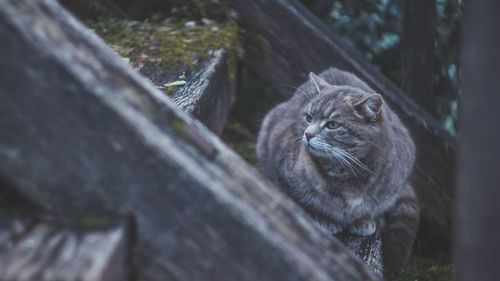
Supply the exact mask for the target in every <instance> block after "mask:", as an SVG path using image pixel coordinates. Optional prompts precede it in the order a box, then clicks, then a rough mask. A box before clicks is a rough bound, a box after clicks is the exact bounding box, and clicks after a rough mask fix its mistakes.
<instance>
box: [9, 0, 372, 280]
mask: <svg viewBox="0 0 500 281" xmlns="http://www.w3.org/2000/svg"><path fill="white" fill-rule="evenodd" d="M0 42H2V44H1V45H0V50H1V53H2V56H0V72H1V73H2V75H0V85H2V87H1V88H0V114H1V116H0V131H2V132H4V133H2V134H0V174H1V175H2V176H3V177H4V178H5V179H6V180H7V181H8V182H9V183H10V184H11V185H12V186H14V187H15V188H16V190H17V191H19V192H20V193H21V194H22V195H23V196H24V197H26V198H28V199H30V200H31V201H33V202H36V203H37V204H38V205H40V206H41V207H42V209H43V210H44V211H46V212H50V213H52V214H55V215H56V216H58V217H69V218H72V219H75V220H79V219H82V218H85V217H88V216H118V217H120V216H128V215H132V216H134V217H135V220H136V221H137V226H136V227H137V229H136V233H137V243H136V247H135V248H134V249H133V262H134V266H135V271H136V274H137V278H136V279H137V280H377V279H378V277H377V276H376V275H375V274H373V273H372V272H371V271H370V270H369V269H368V267H367V266H365V265H364V264H363V263H362V262H361V261H360V260H359V259H357V258H355V257H354V256H353V255H352V253H351V252H350V251H349V250H348V249H347V248H346V247H345V246H344V245H343V244H342V243H341V242H339V241H338V240H336V239H330V238H328V237H327V236H326V235H325V234H324V233H322V232H321V231H319V230H318V229H317V228H316V227H315V226H314V225H313V222H312V219H311V218H310V217H308V216H307V215H305V214H304V213H303V212H302V211H301V209H300V208H299V207H297V206H296V205H295V204H294V203H293V202H292V201H291V200H290V199H288V198H286V197H285V196H284V195H283V194H282V193H281V192H279V190H278V189H277V188H275V187H273V186H271V185H270V184H269V183H268V181H266V180H264V179H262V178H261V177H260V176H259V174H258V172H257V171H256V170H255V169H254V168H252V167H250V166H249V165H248V164H246V163H245V162H244V161H243V160H241V158H239V157H238V156H237V155H235V154H234V153H233V152H232V151H230V150H229V149H228V148H227V147H226V146H225V145H224V144H223V143H221V142H220V140H219V139H218V138H217V137H216V136H215V135H213V134H212V133H211V132H210V131H209V130H207V129H206V128H205V127H204V126H203V125H201V123H199V122H198V121H195V120H193V119H192V118H191V117H190V116H188V115H187V114H186V113H184V112H183V111H182V110H180V109H179V108H177V107H176V106H174V105H173V103H172V102H171V101H170V100H169V99H168V98H167V97H166V96H165V95H163V94H162V93H160V92H159V91H158V90H157V89H155V88H154V87H153V86H152V85H151V84H149V82H147V81H146V80H145V79H144V78H143V77H141V76H140V75H138V74H137V73H136V72H134V71H133V70H132V69H131V68H130V67H129V66H127V65H126V64H125V63H124V62H123V61H122V59H121V58H119V57H118V56H117V55H116V54H114V53H113V52H112V51H111V50H110V49H109V48H108V47H107V46H106V45H105V44H104V43H103V42H102V41H101V40H99V39H98V38H97V36H95V34H93V33H92V32H91V31H89V30H88V29H86V28H85V27H84V26H82V25H81V24H80V23H79V22H78V21H76V20H75V19H74V18H73V17H72V16H71V15H70V14H69V13H67V12H66V11H65V10H64V9H62V8H61V7H60V6H59V5H58V4H57V3H56V2H55V1H53V0H44V1H31V0H0Z"/></svg>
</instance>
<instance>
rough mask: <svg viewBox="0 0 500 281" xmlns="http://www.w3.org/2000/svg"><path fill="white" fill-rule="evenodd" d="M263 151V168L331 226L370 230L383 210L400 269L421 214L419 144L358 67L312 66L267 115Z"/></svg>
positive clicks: (391, 266)
mask: <svg viewBox="0 0 500 281" xmlns="http://www.w3.org/2000/svg"><path fill="white" fill-rule="evenodd" d="M257 156H258V159H259V169H260V171H261V172H262V174H263V175H264V176H266V177H268V178H269V179H270V180H271V181H272V182H274V183H275V184H276V185H277V186H278V187H279V188H280V189H282V190H283V191H284V192H285V193H287V194H288V195H289V196H290V197H292V199H294V200H295V201H296V202H297V203H298V204H299V205H300V206H301V207H302V208H303V209H305V211H306V212H308V213H309V214H310V215H311V216H312V217H313V218H314V219H315V220H316V222H317V223H318V224H319V225H320V227H322V228H323V229H324V230H326V231H328V232H329V233H331V234H337V233H340V232H342V231H348V232H350V233H352V234H355V235H359V236H366V235H371V234H373V233H374V232H375V231H376V228H377V223H376V222H377V221H378V220H379V218H380V217H383V219H382V221H383V222H384V227H383V231H382V244H383V248H382V251H383V260H384V266H385V267H386V268H387V269H388V270H389V271H391V272H397V271H399V270H400V269H401V268H402V267H403V266H404V265H405V264H406V262H407V260H408V258H409V255H410V253H411V248H412V244H413V240H414V239H415V235H416V230H417V226H418V220H419V207H418V203H417V198H416V196H415V193H414V191H413V189H412V187H411V186H410V184H409V183H408V181H407V178H408V176H409V174H410V172H411V169H412V166H413V163H414V161H415V145H414V143H413V140H412V138H411V136H410V134H409V132H408V130H407V129H406V128H405V126H404V125H403V124H402V123H401V121H400V120H399V118H398V117H397V116H396V114H395V113H394V112H393V111H392V110H391V109H390V108H389V106H388V105H387V104H386V103H384V100H383V98H382V96H381V95H379V94H377V93H375V91H374V90H372V89H371V88H370V87H369V86H368V85H367V84H366V83H364V82H363V81H361V80H360V79H359V78H358V77H356V76H355V75H354V74H352V73H349V72H345V71H341V70H339V69H336V68H330V69H327V70H325V71H324V72H322V73H321V74H320V75H319V76H318V75H315V74H314V73H311V74H310V75H309V81H307V82H305V83H304V84H303V85H301V86H300V87H299V88H297V91H296V92H295V94H294V95H293V96H292V97H291V98H290V99H289V100H287V101H285V102H283V103H281V104H279V105H277V106H276V107H274V108H273V109H272V110H271V111H270V112H269V113H268V114H267V115H266V117H265V118H264V121H263V123H262V126H261V129H260V131H259V134H258V138H257Z"/></svg>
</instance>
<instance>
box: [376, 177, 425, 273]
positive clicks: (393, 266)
mask: <svg viewBox="0 0 500 281" xmlns="http://www.w3.org/2000/svg"><path fill="white" fill-rule="evenodd" d="M384 220H385V226H384V230H383V232H382V253H383V262H384V267H385V269H387V270H388V271H391V272H399V271H400V270H401V269H402V268H403V266H405V264H406V263H407V262H408V258H409V256H410V254H411V250H412V245H413V241H414V240H415V236H416V233H417V228H418V221H419V207H418V201H417V197H416V195H415V192H414V191H413V189H412V187H411V186H410V185H409V184H406V186H405V190H404V191H403V194H402V196H401V197H400V198H399V199H398V200H397V201H396V203H395V204H394V205H393V207H392V208H391V209H389V211H387V213H386V214H385V216H384Z"/></svg>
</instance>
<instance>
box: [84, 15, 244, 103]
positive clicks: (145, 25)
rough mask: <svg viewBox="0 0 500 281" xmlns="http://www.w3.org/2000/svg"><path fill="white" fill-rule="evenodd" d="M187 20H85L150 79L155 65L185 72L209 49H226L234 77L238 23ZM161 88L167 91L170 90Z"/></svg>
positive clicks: (163, 68)
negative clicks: (204, 22) (192, 21)
mask: <svg viewBox="0 0 500 281" xmlns="http://www.w3.org/2000/svg"><path fill="white" fill-rule="evenodd" d="M186 22H187V20H184V21H182V20H176V21H175V22H170V20H169V19H168V18H167V19H166V20H165V21H164V22H163V23H152V22H150V21H148V20H145V21H131V20H120V19H110V20H104V21H88V22H87V25H88V26H89V27H90V28H91V29H93V30H95V32H96V33H97V34H98V35H99V36H101V37H102V38H103V39H104V41H106V42H107V43H108V44H109V45H110V46H111V48H113V50H115V51H116V52H117V53H118V54H120V55H121V56H123V57H124V58H125V59H126V60H127V61H128V60H129V61H130V64H131V65H132V66H133V67H134V68H135V69H137V70H140V71H141V72H142V73H143V74H145V75H146V76H148V78H151V79H152V80H154V77H151V76H154V75H155V72H157V71H158V68H161V69H162V70H163V72H164V73H165V72H166V73H180V75H181V77H182V76H183V75H187V73H188V72H189V71H191V70H193V69H194V68H196V67H197V66H198V65H199V64H200V63H201V62H202V61H203V60H204V59H205V58H206V57H207V53H208V51H209V50H217V49H221V48H224V49H226V50H227V53H228V58H227V63H228V75H229V78H230V79H234V77H235V72H236V65H237V60H238V49H239V48H238V29H237V25H236V24H235V23H234V22H233V21H226V22H224V23H216V22H213V23H210V24H206V25H203V24H201V23H197V24H196V25H195V26H190V27H188V26H186V24H185V23H186ZM151 65H154V67H151ZM157 86H160V88H162V85H157ZM162 89H163V90H164V92H165V93H167V94H169V93H170V92H171V91H172V90H173V89H171V88H170V87H163V88H162Z"/></svg>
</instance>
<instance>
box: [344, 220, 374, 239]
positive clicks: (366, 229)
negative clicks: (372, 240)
mask: <svg viewBox="0 0 500 281" xmlns="http://www.w3.org/2000/svg"><path fill="white" fill-rule="evenodd" d="M376 229H377V224H376V223H375V220H374V219H373V218H361V219H359V220H357V221H355V222H354V223H353V224H351V225H350V226H349V232H350V233H352V234H355V235H358V236H369V235H372V234H373V233H375V230H376Z"/></svg>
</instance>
